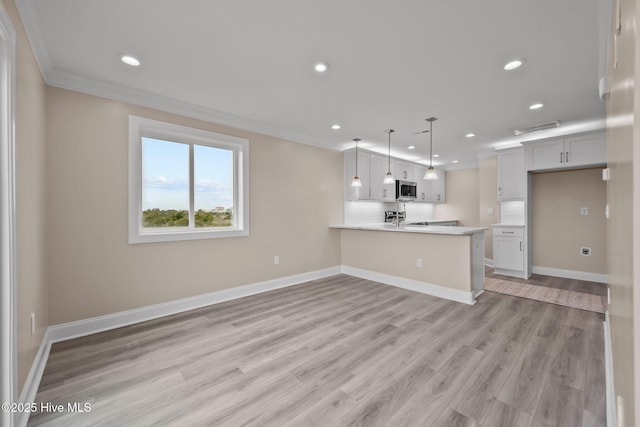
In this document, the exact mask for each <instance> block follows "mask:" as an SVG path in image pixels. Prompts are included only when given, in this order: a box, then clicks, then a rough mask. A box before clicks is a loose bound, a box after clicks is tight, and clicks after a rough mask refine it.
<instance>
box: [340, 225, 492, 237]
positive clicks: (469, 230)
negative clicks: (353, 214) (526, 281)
mask: <svg viewBox="0 0 640 427" xmlns="http://www.w3.org/2000/svg"><path fill="white" fill-rule="evenodd" d="M329 228H338V229H343V230H368V231H387V232H393V233H422V234H449V235H453V236H465V235H471V234H475V233H480V232H484V231H486V230H488V228H487V227H456V226H451V225H449V226H446V225H441V226H438V225H404V224H400V227H397V226H396V225H395V224H388V223H379V224H336V225H331V226H329Z"/></svg>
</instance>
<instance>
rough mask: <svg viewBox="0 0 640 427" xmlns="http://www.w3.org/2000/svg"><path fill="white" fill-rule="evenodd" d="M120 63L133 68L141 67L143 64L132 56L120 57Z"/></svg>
mask: <svg viewBox="0 0 640 427" xmlns="http://www.w3.org/2000/svg"><path fill="white" fill-rule="evenodd" d="M120 61H122V62H124V63H125V64H127V65H130V66H132V67H139V66H140V65H141V64H142V62H141V61H140V60H139V59H138V58H136V57H135V56H132V55H120Z"/></svg>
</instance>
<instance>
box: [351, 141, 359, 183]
mask: <svg viewBox="0 0 640 427" xmlns="http://www.w3.org/2000/svg"><path fill="white" fill-rule="evenodd" d="M353 140H354V141H355V142H356V176H354V177H353V180H352V181H351V186H352V187H362V183H361V182H360V178H359V177H358V142H360V141H362V140H361V139H360V138H354V139H353Z"/></svg>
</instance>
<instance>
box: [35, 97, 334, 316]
mask: <svg viewBox="0 0 640 427" xmlns="http://www.w3.org/2000/svg"><path fill="white" fill-rule="evenodd" d="M129 114H134V115H138V116H142V117H147V118H151V119H155V120H164V121H168V122H172V123H177V124H180V125H186V126H193V127H196V128H201V129H205V130H211V131H214V132H220V133H226V134H229V135H234V136H239V137H244V138H247V139H249V140H250V159H251V165H250V174H251V177H250V183H251V236H249V237H244V238H242V237H241V238H228V239H209V240H197V241H185V242H164V243H148V244H138V245H129V244H128V243H127V167H128V158H127V153H128V151H127V150H128V116H129ZM47 124H48V126H47V131H48V141H47V142H48V146H49V156H48V161H49V168H48V175H47V178H48V180H47V182H48V186H47V191H48V193H49V203H48V206H47V221H48V228H49V230H50V239H49V248H48V249H49V259H50V268H49V281H50V321H51V324H58V323H62V322H69V321H73V320H79V319H85V318H88V317H92V316H99V315H103V314H108V313H114V312H118V311H122V310H128V309H133V308H136V307H141V306H145V305H150V304H156V303H161V302H165V301H171V300H174V299H178V298H184V297H189V296H193V295H199V294H203V293H207V292H212V291H217V290H221V289H226V288H231V287H235V286H240V285H245V284H249V283H254V282H260V281H264V280H268V279H272V278H277V277H283V276H288V275H292V274H298V273H303V272H309V271H314V270H319V269H322V268H326V267H332V266H337V265H339V264H340V237H339V233H338V232H337V231H333V230H329V228H328V226H329V224H331V223H339V222H341V220H342V192H341V191H339V190H340V189H341V188H342V179H343V171H342V167H343V162H342V154H341V153H339V152H335V151H329V150H323V149H319V148H315V147H311V146H307V145H302V144H298V143H293V142H288V141H283V140H279V139H277V138H272V137H267V136H264V135H259V134H255V133H250V132H245V131H240V130H237V129H232V128H228V127H224V126H220V125H216V124H212V123H206V122H203V121H198V120H194V119H188V118H184V117H179V116H176V115H173V114H169V113H162V112H159V111H154V110H150V109H145V108H141V107H136V106H132V105H128V104H124V103H120V102H115V101H111V100H107V99H103V98H98V97H94V96H89V95H84V94H80V93H77V92H72V91H68V90H64V89H59V88H54V87H49V88H48V89H47ZM274 255H279V256H280V265H274V264H273V257H274Z"/></svg>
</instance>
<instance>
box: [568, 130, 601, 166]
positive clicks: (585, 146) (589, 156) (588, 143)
mask: <svg viewBox="0 0 640 427" xmlns="http://www.w3.org/2000/svg"><path fill="white" fill-rule="evenodd" d="M564 162H565V166H566V167H573V166H589V165H598V164H604V163H606V162H607V143H606V138H605V134H604V133H595V134H593V133H592V134H589V135H580V136H572V137H566V138H565V139H564Z"/></svg>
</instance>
